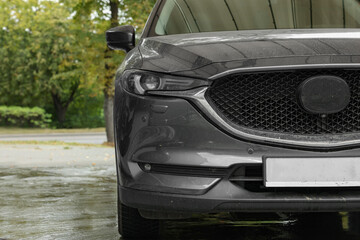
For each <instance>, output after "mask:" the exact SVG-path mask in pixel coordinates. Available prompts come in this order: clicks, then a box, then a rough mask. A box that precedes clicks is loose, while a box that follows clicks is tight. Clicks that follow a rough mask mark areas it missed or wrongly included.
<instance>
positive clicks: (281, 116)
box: [206, 70, 360, 135]
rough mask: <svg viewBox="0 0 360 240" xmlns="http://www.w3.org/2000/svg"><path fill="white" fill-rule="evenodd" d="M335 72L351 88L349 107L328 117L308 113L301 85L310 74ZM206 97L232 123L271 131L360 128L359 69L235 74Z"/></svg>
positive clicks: (336, 131)
mask: <svg viewBox="0 0 360 240" xmlns="http://www.w3.org/2000/svg"><path fill="white" fill-rule="evenodd" d="M318 75H333V76H338V77H340V78H343V79H344V80H345V81H346V82H347V83H348V85H349V87H350V90H351V100H350V104H349V105H348V106H347V108H346V109H345V110H343V111H341V112H339V113H335V114H330V115H328V116H326V117H321V116H319V115H313V114H308V113H306V112H305V111H304V110H303V109H302V108H301V107H300V106H299V105H298V103H297V100H296V91H297V88H298V86H299V85H300V84H301V83H302V82H303V81H304V80H306V79H307V78H310V77H313V76H318ZM206 97H207V99H208V101H209V102H210V104H211V105H212V106H213V107H214V108H215V109H216V110H217V112H218V113H220V115H222V117H223V118H225V119H227V120H228V121H230V122H231V123H233V124H235V125H237V126H241V127H246V128H251V129H256V130H261V131H270V132H279V133H292V134H307V135H319V134H344V133H355V132H360V71H359V70H308V71H307V70H302V71H291V72H288V71H287V72H268V73H247V74H236V75H230V76H227V77H224V78H223V79H220V80H217V81H216V82H215V83H214V85H213V86H212V87H211V88H210V89H209V91H208V92H207V96H206Z"/></svg>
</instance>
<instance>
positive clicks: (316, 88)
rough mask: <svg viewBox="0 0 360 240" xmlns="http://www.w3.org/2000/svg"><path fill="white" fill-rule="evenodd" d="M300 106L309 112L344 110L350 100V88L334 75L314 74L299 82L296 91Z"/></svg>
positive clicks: (322, 112)
mask: <svg viewBox="0 0 360 240" xmlns="http://www.w3.org/2000/svg"><path fill="white" fill-rule="evenodd" d="M297 96H298V101H299V104H300V105H301V107H302V108H303V109H304V110H305V111H306V112H308V113H311V114H322V115H324V114H325V115H327V114H332V113H338V112H340V111H342V110H344V109H345V108H346V107H347V106H348V104H349V102H350V88H349V85H348V84H347V83H346V82H345V80H344V79H342V78H339V77H336V76H315V77H311V78H308V79H306V80H305V81H304V82H303V83H302V84H300V86H299V88H298V92H297Z"/></svg>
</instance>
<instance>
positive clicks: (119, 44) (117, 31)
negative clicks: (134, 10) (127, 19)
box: [106, 26, 135, 52]
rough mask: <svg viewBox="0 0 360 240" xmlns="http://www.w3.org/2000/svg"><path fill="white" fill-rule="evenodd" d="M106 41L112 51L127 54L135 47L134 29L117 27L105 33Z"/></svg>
mask: <svg viewBox="0 0 360 240" xmlns="http://www.w3.org/2000/svg"><path fill="white" fill-rule="evenodd" d="M106 41H107V44H108V46H109V48H111V49H113V50H124V51H126V52H129V51H130V50H131V49H133V48H134V47H135V29H134V27H132V26H119V27H115V28H111V29H109V30H108V31H106Z"/></svg>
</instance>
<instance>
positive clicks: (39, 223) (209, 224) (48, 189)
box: [0, 146, 360, 240]
mask: <svg viewBox="0 0 360 240" xmlns="http://www.w3.org/2000/svg"><path fill="white" fill-rule="evenodd" d="M11 147H13V148H15V149H18V151H19V152H21V151H23V152H22V155H23V156H24V158H25V159H30V157H36V154H39V152H37V151H40V152H42V154H43V155H44V156H47V155H49V159H50V157H51V154H50V153H51V152H53V153H54V152H56V150H58V151H60V150H61V147H58V146H56V147H52V148H50V147H45V146H33V147H38V148H40V150H39V149H38V150H36V151H35V150H34V151H30V150H29V149H31V147H30V146H28V147H27V148H26V147H24V146H7V147H3V148H1V146H0V239H1V238H4V239H9V240H10V239H11V240H17V239H39V240H41V239H46V240H47V239H59V240H62V239H64V240H65V239H66V240H69V239H87V240H91V239H117V240H118V239H121V237H120V236H119V235H118V233H117V220H116V219H117V216H116V173H115V167H114V163H113V155H111V154H112V151H113V150H112V149H111V148H109V149H108V148H105V149H102V148H92V149H88V148H81V147H76V148H73V149H67V151H69V152H68V153H67V154H73V158H74V159H75V158H78V160H77V161H75V162H72V161H70V164H68V163H69V160H70V159H64V160H63V162H61V161H60V160H57V161H55V164H50V163H49V161H50V160H49V159H48V160H47V161H48V162H47V164H44V166H41V165H39V163H36V164H33V166H31V165H32V164H31V163H32V162H31V161H32V160H28V164H27V165H26V166H25V165H24V166H25V167H24V166H22V165H21V164H16V161H15V160H13V162H12V164H10V163H9V162H7V161H4V160H3V157H4V154H3V153H4V151H5V150H6V148H7V149H8V150H9V151H10V149H11ZM23 148H25V149H28V154H27V155H25V153H24V151H25V150H24V149H23ZM19 149H20V150H19ZM14 152H15V151H14ZM81 152H83V154H82V155H81V154H80V153H81ZM89 152H90V153H91V152H92V153H93V154H89ZM95 153H96V154H95ZM1 154H3V155H1ZM13 154H14V153H13ZM8 155H9V156H10V155H11V154H10V153H8ZM44 156H43V158H44V159H43V161H46V159H45V157H44ZM87 156H89V158H87ZM66 157H68V156H66ZM31 159H32V158H31ZM35 162H36V161H35ZM50 162H51V161H50ZM261 219H262V221H259V220H261ZM341 220H342V219H341V218H340V217H338V215H334V214H322V215H321V214H315V215H314V214H313V215H307V216H305V217H304V216H300V217H290V218H288V219H286V220H280V219H275V218H273V219H272V218H266V219H265V217H262V216H258V217H257V218H256V221H255V220H251V219H249V220H247V221H235V220H234V219H233V218H232V217H231V216H230V215H229V214H226V213H224V214H216V215H214V214H213V215H196V216H194V218H193V219H190V220H180V221H166V222H164V223H163V224H162V229H161V239H172V240H183V239H187V240H220V239H221V240H235V239H236V240H285V239H294V240H300V239H301V240H302V239H304V240H305V239H306V240H308V239H317V240H320V239H327V240H328V239H334V240H335V239H336V240H342V239H344V240H347V239H349V240H353V239H354V240H355V239H360V236H356V235H354V234H350V233H348V232H346V231H344V230H343V227H345V228H346V225H347V223H346V218H345V217H343V221H341Z"/></svg>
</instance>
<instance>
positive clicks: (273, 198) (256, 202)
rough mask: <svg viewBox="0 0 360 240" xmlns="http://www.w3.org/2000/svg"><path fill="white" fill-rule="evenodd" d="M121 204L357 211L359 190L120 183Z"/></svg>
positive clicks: (183, 209) (185, 209) (184, 209)
mask: <svg viewBox="0 0 360 240" xmlns="http://www.w3.org/2000/svg"><path fill="white" fill-rule="evenodd" d="M119 197H120V200H121V202H122V203H123V204H125V205H127V206H130V207H134V208H138V209H142V210H150V211H159V212H174V213H176V212H179V213H215V212H339V211H345V212H347V211H349V212H356V211H360V192H359V191H356V192H354V191H341V192H337V193H330V192H327V193H326V192H322V193H316V194H315V193H312V194H311V193H308V194H304V193H294V192H283V193H275V192H274V193H265V194H264V193H250V192H246V191H243V190H241V189H239V188H237V187H235V186H231V183H229V182H226V181H222V182H220V183H219V184H218V185H217V186H216V187H214V188H213V189H211V190H210V191H209V192H207V193H206V194H204V195H199V196H196V195H185V194H169V193H160V192H150V191H144V190H135V189H130V188H124V187H121V186H119Z"/></svg>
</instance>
